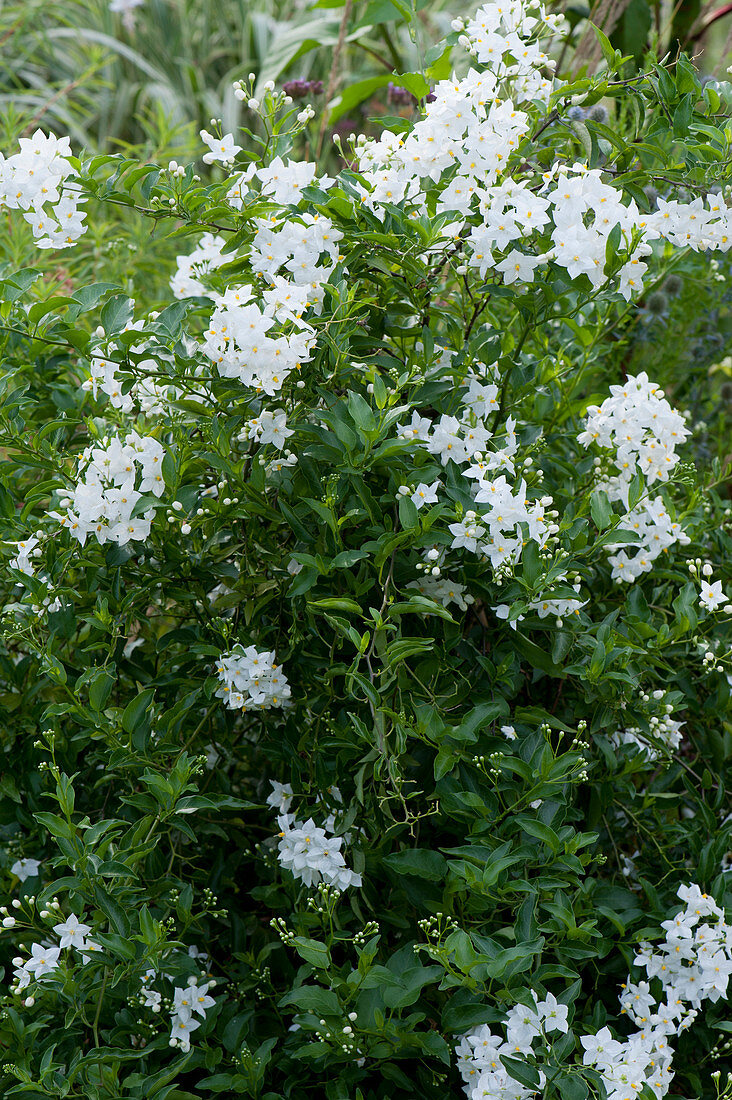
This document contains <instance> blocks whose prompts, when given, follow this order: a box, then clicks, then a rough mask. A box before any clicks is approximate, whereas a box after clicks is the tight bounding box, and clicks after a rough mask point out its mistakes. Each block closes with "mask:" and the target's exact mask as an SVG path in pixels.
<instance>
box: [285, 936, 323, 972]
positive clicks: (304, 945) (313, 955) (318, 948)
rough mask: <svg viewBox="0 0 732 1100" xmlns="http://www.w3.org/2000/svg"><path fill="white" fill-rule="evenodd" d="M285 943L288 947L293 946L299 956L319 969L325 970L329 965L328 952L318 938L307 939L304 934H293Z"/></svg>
mask: <svg viewBox="0 0 732 1100" xmlns="http://www.w3.org/2000/svg"><path fill="white" fill-rule="evenodd" d="M287 943H288V946H289V947H294V948H295V950H296V951H297V953H298V955H299V956H300V958H302V959H304V960H305V962H309V963H310V964H311V965H312V966H315V967H317V968H318V969H319V970H327V969H328V967H329V966H330V952H329V951H328V948H327V947H326V945H325V944H324V943H321V941H320V940H309V939H306V938H305V937H304V936H293V938H292V939H291V940H288V941H287Z"/></svg>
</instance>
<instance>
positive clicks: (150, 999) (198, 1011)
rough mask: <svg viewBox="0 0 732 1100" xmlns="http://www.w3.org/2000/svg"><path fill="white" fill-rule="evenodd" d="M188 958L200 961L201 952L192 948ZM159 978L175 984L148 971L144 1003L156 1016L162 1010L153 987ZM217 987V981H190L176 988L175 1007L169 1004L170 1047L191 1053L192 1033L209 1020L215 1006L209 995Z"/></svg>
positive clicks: (161, 1001) (141, 993)
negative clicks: (211, 1010)
mask: <svg viewBox="0 0 732 1100" xmlns="http://www.w3.org/2000/svg"><path fill="white" fill-rule="evenodd" d="M188 954H189V956H190V957H191V958H199V960H200V958H201V957H202V956H201V952H199V951H198V950H197V949H196V948H189V949H188ZM203 957H204V958H206V957H207V956H203ZM158 977H163V978H166V979H167V980H168V981H170V982H172V981H173V979H172V978H170V977H169V975H167V974H158V972H157V971H155V970H148V971H146V972H145V974H144V976H143V979H142V988H141V989H140V1001H141V1003H142V1004H143V1005H144V1007H145V1008H150V1009H152V1011H153V1012H155V1013H158V1012H160V1010H161V1008H162V1007H163V995H162V993H160V992H159V990H157V989H155V988H154V987H153V984H152V983H153V982H154V981H155V979H156V978H158ZM215 985H216V979H215V978H209V979H208V980H207V981H201V980H200V978H195V977H190V978H189V979H188V982H187V984H186V985H182V986H174V988H173V1000H172V1004H170V1002H167V1003H168V1004H169V1005H170V1040H169V1042H170V1046H172V1047H175V1046H178V1047H180V1049H181V1051H183V1052H184V1053H186V1052H187V1051H189V1050H190V1049H191V1035H192V1033H193V1032H194V1031H196V1030H197V1029H198V1028H199V1027H200V1026H201V1024H202V1023H203V1021H204V1020H205V1019H206V1013H207V1011H208V1010H209V1009H210V1008H213V1007H214V1006H215V1004H216V1001H215V1000H214V999H213V997H212V996H211V995H210V993H209V990H210V989H213V987H214V986H215ZM198 1017H200V1019H199V1018H198Z"/></svg>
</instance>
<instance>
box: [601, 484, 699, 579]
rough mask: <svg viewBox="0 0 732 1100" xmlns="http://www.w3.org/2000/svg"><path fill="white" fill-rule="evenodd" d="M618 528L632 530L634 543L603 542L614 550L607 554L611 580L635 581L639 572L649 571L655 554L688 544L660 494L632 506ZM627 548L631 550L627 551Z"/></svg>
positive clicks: (683, 532) (609, 548)
mask: <svg viewBox="0 0 732 1100" xmlns="http://www.w3.org/2000/svg"><path fill="white" fill-rule="evenodd" d="M619 529H620V530H621V531H631V532H633V533H635V534H636V535H637V536H638V542H634V543H632V544H630V545H628V544H624V543H608V544H607V549H608V550H610V551H613V550H614V551H617V552H616V553H614V554H613V553H611V554H610V556H609V557H608V564H609V565H611V566H612V570H613V572H612V578H613V580H614V581H627V582H632V581H634V580H636V579H637V578H638V577H640V576H641V574H642V573H647V572H649V570H650V569H651V567H652V565H653V562H654V561H655V560H656V558H657V557H658V556H659V554H662V553H664V552H665V551H666V550H668V549H669V547H671V546H674V545H675V544H676V543H678V544H679V545H680V546H688V544H689V542H690V539H689V536H688V535H687V534H686V532H685V531H684V529H683V527H682V526H681V524H680V523H678V522H677V521H676V520H674V519H672V518H671V516H670V514H669V511H668V509H667V507H666V504H665V501H664V500H663V497H660V496H657V497H654V498H653V499H652V500H642V501H641V502H640V503H639V504H637V505H636V506H635V508H632V509H631V510H630V512H628V513H627V515H626V516H625V517H624V519H623V522H622V524H621V525H620V528H619ZM629 550H631V551H635V553H632V554H631V553H629V552H628V551H629Z"/></svg>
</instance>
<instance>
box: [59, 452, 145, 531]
mask: <svg viewBox="0 0 732 1100" xmlns="http://www.w3.org/2000/svg"><path fill="white" fill-rule="evenodd" d="M164 456H165V449H164V448H163V446H162V445H161V444H160V443H159V442H158V441H157V439H153V438H152V437H151V436H140V435H138V434H137V432H134V431H133V432H130V433H129V435H128V436H127V437H126V438H125V439H124V441H123V440H121V439H120V438H119V437H118V436H110V437H109V438H108V439H106V440H104V441H103V442H100V443H98V444H96V445H95V446H91V447H87V448H86V450H85V451H83V452H82V454H81V456H80V458H79V464H78V470H77V475H78V476H79V478H80V480H79V481H77V483H76V485H75V486H74V488H73V491H70V492H68V493H66V494H62V495H60V500H59V506H60V508H61V509H62V510H61V511H59V512H51V513H50V515H51V516H52V517H53V519H56V520H58V521H59V523H60V524H61V525H62V526H63V527H65V528H66V529H67V530H68V531H69V532H70V533H71V535H72V537H73V538H75V539H76V540H77V541H78V542H79V543H80V544H81V545H82V546H83V545H84V543H85V542H86V538H87V535H93V536H94V537H95V538H96V539H97V541H98V542H100V543H102V544H104V543H106V542H114V543H117V545H119V546H125V545H127V543H128V542H130V541H136V542H140V541H144V540H145V539H146V538H148V536H149V534H150V528H151V526H152V520H153V516H154V514H155V510H154V509H153V508H148V509H146V510H145V511H144V512H143V513H142V514H141V515H140V514H139V509H138V505H140V504H141V503H142V505H144V495H145V494H147V493H152V494H153V495H154V496H156V497H160V496H162V494H163V492H164V490H165V481H164V480H163V469H162V467H163V458H164ZM82 475H83V479H81V478H82Z"/></svg>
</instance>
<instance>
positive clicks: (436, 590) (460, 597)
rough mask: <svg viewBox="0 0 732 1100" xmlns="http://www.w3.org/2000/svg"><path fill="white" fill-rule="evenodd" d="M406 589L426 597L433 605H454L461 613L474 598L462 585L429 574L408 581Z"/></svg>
mask: <svg viewBox="0 0 732 1100" xmlns="http://www.w3.org/2000/svg"><path fill="white" fill-rule="evenodd" d="M407 588H415V589H416V590H417V592H419V594H420V596H426V597H427V598H428V599H430V600H434V601H435V603H440V604H442V606H443V607H449V605H450V604H451V603H454V604H455V605H456V606H457V607H459V608H460V610H461V611H467V609H468V606H469V605H470V604H472V603H474V602H475V600H474V598H473V597H472V596H471V595H470V593H469V592H467V591H466V588H465V585H464V584H458V582H457V581H452V580H450V579H449V578H448V577H431V576H429V574H426V575H425V576H422V577H419V578H418V579H417V580H415V581H410V582H409V584H408V585H407Z"/></svg>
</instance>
